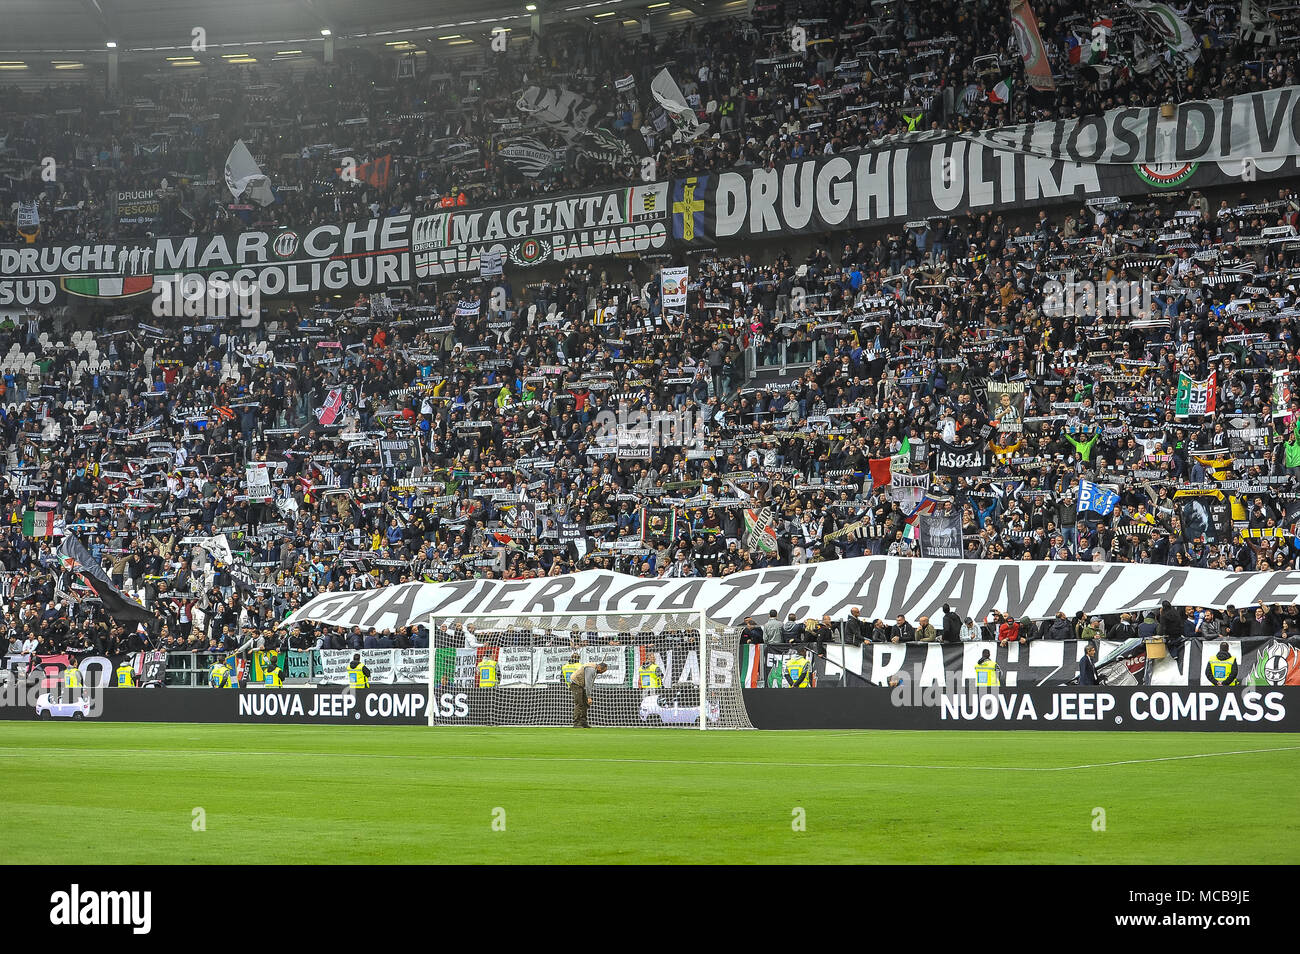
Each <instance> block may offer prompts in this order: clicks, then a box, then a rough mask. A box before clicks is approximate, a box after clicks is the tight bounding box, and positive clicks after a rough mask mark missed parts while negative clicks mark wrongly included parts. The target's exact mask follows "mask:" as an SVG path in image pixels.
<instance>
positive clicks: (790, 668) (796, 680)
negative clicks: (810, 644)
mask: <svg viewBox="0 0 1300 954" xmlns="http://www.w3.org/2000/svg"><path fill="white" fill-rule="evenodd" d="M806 652H807V650H804V649H796V650H795V653H794V655H793V656H791V657H790V658H789V659H787V660H786V661H785V665H784V666H783V667H782V669H783V671H784V674H785V684H786V685H787V686H790V687H792V688H795V689H807V688H808V687H809V686H811V685H812V682H811V680H812V664H811V663H809V662H808V657H807V656H805V655H804V653H806Z"/></svg>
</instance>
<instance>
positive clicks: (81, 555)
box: [59, 533, 154, 623]
mask: <svg viewBox="0 0 1300 954" xmlns="http://www.w3.org/2000/svg"><path fill="white" fill-rule="evenodd" d="M59 563H60V565H61V566H62V567H63V568H64V569H65V570H71V571H72V572H74V573H79V574H81V578H82V579H83V580H85V581H86V583H87V584H88V585H89V586H90V588H91V589H92V590H94V591H95V595H96V596H98V597H99V601H100V602H101V603H103V604H104V609H105V610H107V611H108V615H109V616H111V617H113V619H115V620H118V621H120V622H132V623H153V622H154V616H153V614H152V613H150V612H149V611H148V610H147V609H145V608H144V607H143V606H141V605H140V604H139V603H137V602H136V601H135V600H133V599H131V598H130V597H129V596H127V595H126V594H125V593H123V592H122V591H121V590H119V589H118V588H117V587H116V586H114V585H113V581H112V580H110V579H109V578H108V574H107V573H105V572H104V568H103V567H101V566H100V565H99V564H98V563H96V562H95V558H94V557H92V556H91V555H90V553H89V551H87V550H86V548H85V547H84V546H83V545H82V543H81V541H80V540H78V539H77V537H76V535H75V534H71V533H69V534H67V535H66V536H65V537H64V538H63V544H62V546H60V547H59Z"/></svg>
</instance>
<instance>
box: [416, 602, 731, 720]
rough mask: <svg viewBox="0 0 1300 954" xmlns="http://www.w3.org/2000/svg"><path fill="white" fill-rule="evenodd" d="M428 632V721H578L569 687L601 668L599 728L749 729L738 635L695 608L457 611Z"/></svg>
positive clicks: (432, 619)
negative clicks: (578, 676)
mask: <svg viewBox="0 0 1300 954" xmlns="http://www.w3.org/2000/svg"><path fill="white" fill-rule="evenodd" d="M423 622H424V624H425V625H426V626H427V627H428V628H429V633H430V646H431V647H433V648H432V650H431V652H430V660H429V683H428V686H429V699H430V705H429V725H431V726H432V725H517V726H527V725H537V726H565V725H573V724H574V717H575V700H574V695H573V692H572V690H571V689H570V685H569V677H570V676H571V675H572V673H573V671H574V670H575V669H576V668H577V667H579V666H581V665H582V664H585V663H604V664H605V666H606V669H605V671H604V672H603V673H598V674H597V675H596V677H595V691H594V693H593V702H592V705H591V707H590V709H589V712H588V714H587V718H588V721H589V723H590V725H592V726H676V727H681V728H699V729H752V728H753V727H754V726H753V724H752V723H751V722H750V720H749V713H748V712H747V711H746V709H745V700H744V696H743V693H742V689H741V687H742V677H741V653H740V630H739V629H737V628H736V627H733V626H728V625H724V624H722V623H719V622H717V621H716V620H709V619H707V618H706V616H705V614H704V613H703V612H701V611H698V610H684V611H682V612H653V613H640V614H637V613H573V612H567V613H452V614H433V615H431V616H428V617H425V618H424V620H423Z"/></svg>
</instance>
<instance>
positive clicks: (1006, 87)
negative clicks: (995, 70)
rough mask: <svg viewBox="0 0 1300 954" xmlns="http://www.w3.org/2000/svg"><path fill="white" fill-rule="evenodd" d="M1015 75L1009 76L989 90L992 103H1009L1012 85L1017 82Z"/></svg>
mask: <svg viewBox="0 0 1300 954" xmlns="http://www.w3.org/2000/svg"><path fill="white" fill-rule="evenodd" d="M1015 81H1016V80H1015V77H1013V76H1008V77H1007V78H1006V79H1004V80H1003V81H1002V82H1001V83H998V85H997V86H994V87H993V89H992V90H991V91H990V92H989V102H990V103H1009V102H1010V101H1011V86H1012V84H1013V83H1015Z"/></svg>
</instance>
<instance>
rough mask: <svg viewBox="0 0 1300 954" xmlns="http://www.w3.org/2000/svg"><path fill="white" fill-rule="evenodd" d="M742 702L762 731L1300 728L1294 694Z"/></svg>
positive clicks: (769, 693)
mask: <svg viewBox="0 0 1300 954" xmlns="http://www.w3.org/2000/svg"><path fill="white" fill-rule="evenodd" d="M745 705H746V707H747V708H748V709H749V718H750V720H751V721H752V722H753V723H754V725H755V726H758V727H759V728H763V729H1057V730H1060V729H1066V730H1068V729H1087V730H1094V731H1096V730H1108V731H1124V730H1128V731H1139V732H1150V731H1157V730H1165V729H1168V730H1174V731H1189V730H1192V731H1198V732H1229V731H1241V730H1260V731H1266V732H1296V731H1300V691H1298V690H1296V689H1264V690H1259V689H1255V688H1249V689H1170V688H1155V687H1149V686H1148V687H1139V686H1123V687H1108V688H1102V687H1089V688H1085V689H1077V688H1058V689H1048V688H1035V689H1001V690H996V691H985V692H975V691H971V692H969V693H943V692H938V691H935V692H926V691H924V690H922V691H918V692H915V693H909V692H907V691H905V690H887V689H850V690H845V691H843V692H834V691H830V690H825V691H817V690H814V691H808V690H799V689H757V690H747V691H746V692H745Z"/></svg>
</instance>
